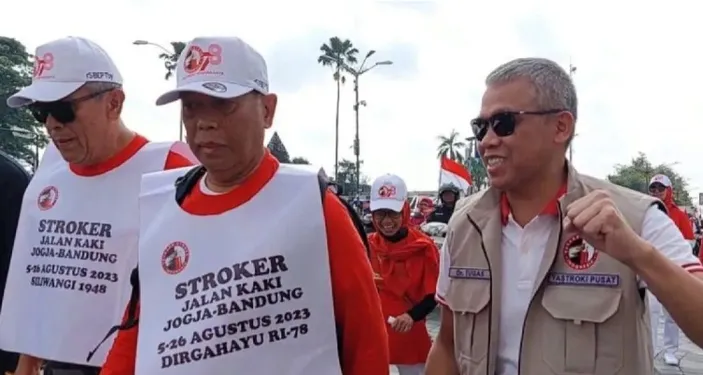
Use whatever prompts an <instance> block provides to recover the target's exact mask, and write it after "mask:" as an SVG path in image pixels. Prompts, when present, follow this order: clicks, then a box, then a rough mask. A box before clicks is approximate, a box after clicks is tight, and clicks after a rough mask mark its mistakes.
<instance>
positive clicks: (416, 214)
mask: <svg viewBox="0 0 703 375" xmlns="http://www.w3.org/2000/svg"><path fill="white" fill-rule="evenodd" d="M424 222H425V216H424V215H422V212H420V211H419V210H416V211H413V212H412V214H411V215H410V225H412V226H414V227H419V226H420V225H422V224H423V223H424Z"/></svg>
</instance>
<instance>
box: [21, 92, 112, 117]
mask: <svg viewBox="0 0 703 375" xmlns="http://www.w3.org/2000/svg"><path fill="white" fill-rule="evenodd" d="M112 90H114V89H107V90H101V91H97V92H94V93H92V94H88V95H85V96H81V97H78V98H74V99H68V100H66V99H64V100H57V101H55V102H37V103H32V104H31V105H30V106H29V111H30V112H31V113H32V116H34V118H35V119H36V120H37V121H39V122H41V123H42V124H46V119H47V118H48V117H49V116H51V117H53V118H54V119H55V120H56V121H58V122H60V123H62V124H70V123H72V122H73V121H75V120H76V111H75V108H76V107H75V106H76V104H78V103H81V102H85V101H88V100H90V99H93V98H96V97H98V96H100V95H102V94H104V93H106V92H109V91H112Z"/></svg>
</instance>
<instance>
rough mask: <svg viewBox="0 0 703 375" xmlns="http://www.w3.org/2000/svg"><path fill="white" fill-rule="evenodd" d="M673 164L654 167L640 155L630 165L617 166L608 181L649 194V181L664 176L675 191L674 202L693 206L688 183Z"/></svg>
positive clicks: (645, 157) (644, 156)
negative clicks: (657, 176)
mask: <svg viewBox="0 0 703 375" xmlns="http://www.w3.org/2000/svg"><path fill="white" fill-rule="evenodd" d="M675 164H676V163H673V164H659V165H652V163H651V162H650V161H649V160H648V159H647V155H645V154H644V153H641V152H640V153H639V154H638V155H637V157H636V158H633V159H632V161H631V162H630V164H617V165H616V166H615V173H614V174H612V175H608V180H609V181H610V182H612V183H614V184H617V185H620V186H624V187H626V188H630V189H632V190H636V191H639V192H641V193H645V194H647V193H648V189H649V180H650V179H651V178H652V176H654V175H656V174H663V175H666V176H667V177H669V179H670V180H671V183H672V185H673V189H674V201H675V202H676V204H678V205H681V206H691V205H692V204H693V202H691V196H690V194H689V192H688V183H687V182H686V179H685V178H684V177H683V176H681V175H680V174H678V173H677V172H676V171H675V170H674V168H673V165H675Z"/></svg>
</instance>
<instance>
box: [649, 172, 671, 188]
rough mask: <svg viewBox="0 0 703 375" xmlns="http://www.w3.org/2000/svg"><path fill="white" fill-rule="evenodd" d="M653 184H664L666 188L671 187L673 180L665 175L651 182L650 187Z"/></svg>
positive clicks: (658, 176) (659, 175)
mask: <svg viewBox="0 0 703 375" xmlns="http://www.w3.org/2000/svg"><path fill="white" fill-rule="evenodd" d="M652 184H662V185H664V187H671V180H670V179H669V177H666V176H665V175H663V174H658V175H655V176H654V177H652V179H651V180H649V186H652Z"/></svg>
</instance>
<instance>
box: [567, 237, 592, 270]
mask: <svg viewBox="0 0 703 375" xmlns="http://www.w3.org/2000/svg"><path fill="white" fill-rule="evenodd" d="M563 253H564V262H566V264H567V265H568V266H569V267H571V268H573V269H575V270H585V269H589V268H591V266H593V265H594V264H595V263H596V260H598V250H596V249H595V248H594V247H593V246H591V245H590V244H588V242H586V241H584V240H583V239H582V238H581V237H579V236H573V237H571V238H569V239H568V240H566V242H565V243H564V250H563Z"/></svg>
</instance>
